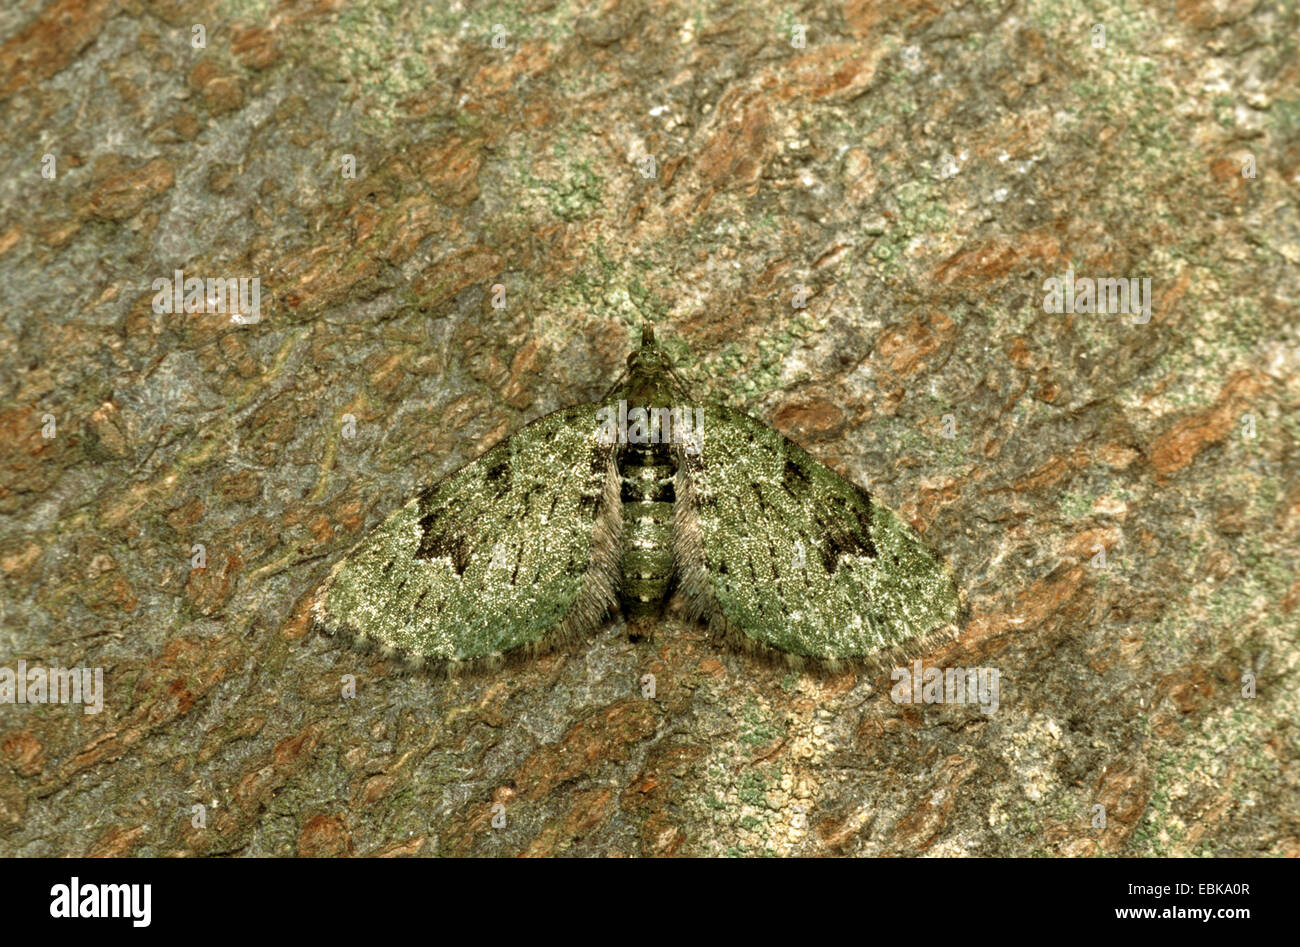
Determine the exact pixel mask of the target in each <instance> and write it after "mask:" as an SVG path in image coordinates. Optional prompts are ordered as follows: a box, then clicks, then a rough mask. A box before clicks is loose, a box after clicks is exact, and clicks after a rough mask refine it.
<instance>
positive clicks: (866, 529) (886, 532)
mask: <svg viewBox="0 0 1300 947" xmlns="http://www.w3.org/2000/svg"><path fill="white" fill-rule="evenodd" d="M703 433H704V438H703V444H702V446H701V450H700V451H699V452H698V453H697V454H694V455H693V454H692V453H690V452H687V451H682V452H680V455H679V460H680V463H679V467H678V474H677V483H676V496H677V508H676V510H675V521H674V554H675V556H676V561H677V574H678V583H679V585H678V588H679V590H680V591H681V593H682V594H683V595H684V596H685V597H686V600H687V602H688V605H689V607H690V610H691V613H692V615H693V616H694V617H698V618H705V619H707V620H708V621H709V623H710V626H711V627H712V628H713V629H714V630H715V632H718V633H720V634H722V635H723V636H724V637H725V638H727V639H729V640H730V641H731V642H732V643H734V644H737V645H739V646H741V647H743V648H746V649H748V650H753V651H759V652H764V653H774V652H782V653H784V654H785V655H789V656H791V657H790V658H789V660H790V661H791V663H793V664H796V665H797V664H800V663H803V662H808V661H810V662H812V663H815V664H820V665H823V666H827V667H832V668H833V667H837V666H840V665H847V664H853V663H860V664H871V663H878V662H879V661H881V660H883V659H884V658H886V657H896V656H898V655H899V654H901V653H910V652H915V651H916V650H918V649H919V648H921V647H923V646H924V645H927V644H929V643H930V641H931V640H932V639H933V638H934V637H936V636H937V635H938V634H940V633H942V632H945V631H946V632H948V633H955V632H956V630H957V629H956V623H957V622H959V621H960V620H961V618H962V615H963V612H964V603H963V601H962V598H961V595H960V593H959V591H958V589H957V586H956V583H955V580H954V576H953V574H952V570H951V569H950V568H949V567H948V566H947V564H946V563H944V562H943V561H942V560H941V559H939V558H938V557H937V556H935V555H934V554H933V553H932V552H930V551H929V550H928V549H927V548H926V547H925V546H924V545H923V544H922V543H921V540H920V539H919V537H918V536H917V535H916V533H915V531H914V530H912V528H911V527H910V526H908V525H907V524H906V523H904V522H903V521H902V519H900V518H899V516H898V515H897V514H895V513H894V512H893V511H892V510H890V509H888V508H887V507H884V506H882V505H880V504H879V503H876V502H875V501H873V500H871V499H869V498H868V496H867V493H866V491H865V490H862V489H861V488H859V487H857V486H855V485H854V484H852V483H850V482H849V481H847V480H845V479H844V478H843V477H841V476H839V475H838V474H836V473H835V472H834V471H832V470H830V469H829V468H827V467H825V466H823V465H822V464H820V463H818V462H817V461H816V460H814V459H813V458H812V457H810V456H809V455H808V454H807V452H805V451H804V450H802V449H801V448H799V447H798V446H797V445H795V444H794V443H793V442H791V441H790V440H788V439H787V438H786V437H784V436H783V435H781V434H779V433H777V432H776V431H773V430H772V429H770V428H768V427H765V426H764V425H762V424H761V423H759V422H758V421H755V420H754V419H753V418H750V417H748V416H746V415H744V414H741V413H739V412H736V411H731V410H729V409H726V408H721V407H715V408H712V409H711V410H710V412H709V413H708V414H706V416H705V418H704V422H703Z"/></svg>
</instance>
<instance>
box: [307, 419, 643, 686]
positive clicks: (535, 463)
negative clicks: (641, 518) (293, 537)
mask: <svg viewBox="0 0 1300 947" xmlns="http://www.w3.org/2000/svg"><path fill="white" fill-rule="evenodd" d="M597 427H598V425H597V420H596V407H595V406H586V407H579V408H570V409H567V410H564V411H557V412H555V413H553V414H549V415H547V416H545V417H542V418H539V419H538V420H536V421H534V422H533V423H531V424H529V425H527V426H526V427H524V428H522V429H521V430H520V431H519V432H518V433H516V434H515V435H514V436H513V437H511V438H509V439H508V440H506V441H503V442H502V443H500V444H498V445H497V446H495V447H493V448H492V449H491V450H489V451H488V452H487V453H485V454H484V455H483V456H481V457H480V458H479V459H478V460H476V461H474V462H472V463H470V464H468V465H467V466H465V467H462V468H461V469H460V470H458V471H456V472H455V473H453V474H450V475H449V476H447V477H445V478H444V479H442V480H440V481H438V482H437V483H435V484H434V485H433V486H431V487H429V488H427V489H426V490H424V491H422V492H421V493H419V494H418V495H416V496H415V497H414V498H413V499H411V500H410V501H409V502H408V503H407V504H406V505H405V506H403V507H402V508H401V509H400V510H398V511H397V512H396V513H394V514H393V515H392V516H391V517H389V518H388V520H386V521H385V522H384V523H382V524H381V525H380V526H379V527H378V528H377V529H375V531H374V532H373V533H371V534H370V535H369V536H367V537H366V538H365V539H364V540H363V541H362V542H361V543H360V544H358V546H357V547H356V548H355V549H354V550H353V551H352V552H351V553H349V554H348V555H347V556H346V557H345V558H344V559H343V560H342V561H341V562H339V563H338V565H336V566H335V567H334V570H333V571H332V572H331V573H330V576H329V578H328V579H327V580H326V582H325V584H324V585H323V586H322V587H321V590H320V591H319V592H318V594H317V598H316V603H315V605H314V608H313V615H314V617H315V618H316V620H317V622H318V623H319V624H320V625H322V626H323V627H324V628H325V629H326V630H327V631H330V632H342V633H344V634H345V635H348V636H351V637H353V638H355V639H358V641H359V642H360V643H371V644H374V645H376V646H378V647H379V648H381V649H382V650H384V651H385V652H387V653H397V654H399V655H401V656H402V657H404V658H406V659H407V660H408V661H409V662H410V663H412V664H416V665H420V664H424V663H426V662H431V663H433V664H442V665H447V666H449V667H459V666H473V665H476V664H492V663H495V662H496V661H497V660H498V659H500V658H501V657H503V656H507V655H511V654H514V653H525V654H535V653H539V652H542V651H545V650H549V649H550V648H551V647H553V646H555V645H558V644H560V643H561V642H564V641H566V640H570V639H573V638H577V637H579V636H581V635H585V634H588V633H590V632H592V631H593V630H595V629H596V628H597V627H598V626H599V624H600V622H601V620H602V619H603V618H604V617H605V615H606V614H607V613H608V612H609V610H610V609H611V608H614V607H616V605H617V602H618V598H617V592H618V584H619V571H618V570H619V562H618V559H619V551H620V545H621V537H622V533H621V531H622V513H621V507H620V500H619V481H618V475H617V470H616V468H615V461H614V450H613V447H612V446H611V445H604V444H600V443H599V442H598V441H597V439H596V437H595V433H596V431H597Z"/></svg>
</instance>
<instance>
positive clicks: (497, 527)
mask: <svg viewBox="0 0 1300 947" xmlns="http://www.w3.org/2000/svg"><path fill="white" fill-rule="evenodd" d="M674 594H677V595H680V596H681V597H682V600H683V601H684V603H685V607H686V613H687V618H688V619H690V620H703V621H706V622H707V623H708V626H709V628H710V630H711V631H712V632H713V633H714V634H715V635H716V636H717V637H718V638H719V639H720V640H721V641H723V642H725V643H727V644H730V645H733V646H737V647H740V648H742V649H744V650H746V651H749V652H754V653H758V654H761V655H764V656H766V657H772V658H777V659H780V660H782V661H785V662H786V663H788V664H790V665H791V666H792V667H796V668H799V667H804V666H815V667H822V668H826V669H832V670H833V669H837V668H840V667H845V666H853V665H870V664H879V663H880V662H881V661H882V660H883V659H884V658H885V657H897V656H900V655H901V654H902V653H916V652H917V651H918V650H920V649H922V648H924V647H926V646H927V645H929V644H930V643H932V642H933V641H934V640H936V638H937V637H938V636H940V635H942V634H944V633H947V634H949V635H953V634H955V633H956V631H957V627H958V624H959V623H960V622H961V620H962V619H963V617H964V615H965V603H964V596H963V594H962V593H961V591H960V590H959V588H958V586H957V583H956V581H955V578H954V575H953V572H952V570H951V568H950V567H949V566H948V565H947V564H946V563H945V562H944V561H943V560H942V559H941V558H940V557H938V556H937V555H935V554H934V553H933V552H931V551H930V550H929V549H927V548H926V547H925V546H924V545H923V544H922V542H921V540H920V538H919V537H918V536H917V534H916V532H915V531H914V530H913V529H912V528H911V527H910V526H909V525H908V524H907V523H905V522H904V521H903V520H902V519H901V518H900V517H899V516H898V515H897V514H896V513H894V512H893V511H892V510H890V509H888V508H887V507H885V506H883V505H881V504H880V503H879V502H877V501H876V500H875V499H873V498H872V497H871V495H870V494H869V493H868V492H867V491H866V490H864V489H863V488H861V487H859V486H857V485H855V484H853V483H851V482H850V481H848V480H846V479H845V478H844V477H841V476H840V475H839V474H837V473H835V472H834V471H832V470H830V469H829V468H828V467H826V466H824V465H822V464H821V463H819V462H818V461H816V460H814V459H813V458H812V457H811V456H810V455H809V454H808V453H807V452H806V451H804V450H803V449H802V448H800V447H798V446H797V445H796V444H794V443H793V442H792V441H790V440H789V439H788V438H786V437H785V436H783V435H782V434H779V433H778V432H776V431H773V430H772V429H771V428H769V427H767V426H765V425H764V424H762V423H761V422H759V421H756V420H755V419H753V418H751V417H749V416H748V415H746V414H743V413H741V412H739V411H735V410H732V409H730V408H727V407H724V406H721V405H714V404H709V405H703V406H699V403H698V402H696V401H695V399H693V398H692V397H691V396H690V394H689V392H688V391H687V390H686V386H685V385H684V384H683V383H682V382H681V380H680V379H679V378H678V376H677V374H676V372H675V371H674V370H673V367H672V364H671V362H670V359H669V358H668V356H667V354H666V352H665V351H664V349H663V348H662V347H661V346H659V345H658V344H657V343H656V341H655V337H654V330H653V328H652V327H650V326H648V325H647V326H645V327H643V330H642V339H641V347H640V348H639V349H638V350H637V351H635V352H633V353H632V354H631V355H630V356H629V357H628V363H627V371H626V372H625V373H624V375H623V376H622V377H621V378H620V379H619V380H618V382H616V383H615V385H614V387H613V389H612V390H611V391H610V393H609V394H608V395H607V396H606V398H605V399H603V400H602V401H601V402H596V403H594V404H588V405H582V406H578V407H573V408H568V409H565V410H561V411H556V412H554V413H552V414H548V415H546V416H544V417H541V418H538V419H537V420H535V421H533V422H532V423H531V424H528V425H526V426H524V427H523V428H521V429H520V430H519V431H518V432H517V433H515V434H514V435H513V436H511V437H509V438H507V439H506V440H505V441H503V442H501V443H500V444H497V445H496V446H495V447H493V448H491V449H490V450H488V451H487V452H486V453H484V454H483V455H482V456H481V457H479V458H478V459H477V460H475V461H472V462H471V463H469V464H467V465H466V466H464V467H462V468H460V469H459V470H457V471H456V472H454V473H452V474H449V475H448V476H446V477H444V478H443V479H441V480H439V481H437V482H436V483H433V484H432V485H431V486H428V487H427V488H425V489H423V490H421V491H420V492H419V493H417V494H416V495H415V496H414V497H412V498H411V500H410V501H408V502H407V503H406V505H405V506H403V507H401V508H400V509H399V510H397V512H395V513H393V514H392V515H391V516H390V517H389V518H388V519H387V520H386V521H385V522H383V523H382V524H380V525H379V526H378V527H377V528H376V529H375V530H374V531H373V532H372V533H371V534H370V535H369V536H367V537H366V538H365V539H363V540H362V541H361V542H360V543H359V544H358V545H357V546H356V547H354V548H353V549H352V551H351V552H349V553H348V554H347V555H346V556H345V557H344V558H343V559H342V560H340V561H339V562H338V563H337V564H336V565H335V566H334V567H333V569H332V570H331V571H330V574H329V577H328V578H327V579H326V581H325V582H324V584H323V585H321V587H320V588H319V590H318V591H317V594H316V598H315V602H314V604H313V606H312V614H313V617H314V619H315V621H316V624H317V625H318V626H319V627H321V628H322V629H323V630H324V631H326V632H327V633H330V634H339V635H343V636H346V637H348V638H351V639H352V640H353V641H354V643H356V644H358V645H360V646H362V647H365V646H374V647H377V648H379V649H381V650H382V651H383V652H384V653H385V654H388V655H395V656H399V657H401V658H403V659H404V660H405V661H406V662H407V663H408V664H410V665H412V666H417V667H419V666H425V665H433V666H439V667H443V668H446V669H447V670H449V671H455V670H458V669H463V668H474V667H484V666H497V665H499V664H501V663H502V662H503V661H504V660H505V659H507V658H511V657H527V656H530V655H536V654H540V653H543V652H545V651H548V650H551V649H553V648H556V647H559V646H562V645H567V644H571V643H573V642H577V641H580V640H581V639H583V638H585V637H588V636H591V635H592V634H594V633H595V632H596V631H597V630H598V629H599V628H601V627H602V625H603V624H604V623H605V621H606V620H607V619H608V618H609V617H610V616H611V615H613V614H615V613H618V612H622V614H623V615H624V616H625V617H626V618H627V619H628V621H629V625H643V624H644V623H646V622H653V620H654V619H655V618H656V616H658V615H660V614H661V612H662V609H663V608H664V605H665V603H666V602H667V600H668V599H669V597H670V596H671V595H674Z"/></svg>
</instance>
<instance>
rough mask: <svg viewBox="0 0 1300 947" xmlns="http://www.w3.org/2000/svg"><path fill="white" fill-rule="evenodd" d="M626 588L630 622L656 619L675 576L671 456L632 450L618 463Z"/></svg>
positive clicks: (632, 448) (624, 591) (625, 607)
mask: <svg viewBox="0 0 1300 947" xmlns="http://www.w3.org/2000/svg"><path fill="white" fill-rule="evenodd" d="M620 461H621V462H620V464H619V471H620V475H621V479H622V493H623V497H622V499H623V536H624V545H623V561H622V566H623V586H622V592H621V598H622V601H623V609H624V612H625V613H626V614H627V615H628V616H629V617H632V616H638V615H654V614H658V613H659V610H660V608H661V607H662V604H663V600H664V597H665V596H666V595H667V594H668V585H669V582H670V581H671V580H672V575H673V499H674V497H673V478H674V475H675V473H676V471H675V470H674V467H673V465H672V463H671V462H670V457H669V455H668V453H667V451H664V450H655V449H654V448H649V449H643V448H639V447H628V448H627V449H626V450H625V451H624V453H623V456H622V457H621V458H620Z"/></svg>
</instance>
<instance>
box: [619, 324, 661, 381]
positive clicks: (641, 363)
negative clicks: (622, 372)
mask: <svg viewBox="0 0 1300 947" xmlns="http://www.w3.org/2000/svg"><path fill="white" fill-rule="evenodd" d="M627 368H628V371H630V372H656V371H665V370H666V369H667V368H668V356H667V355H666V354H665V353H664V350H663V349H661V348H660V347H659V346H658V345H657V344H656V343H655V330H654V326H652V325H650V323H648V322H646V323H642V325H641V347H640V348H639V349H637V350H636V351H635V352H633V353H632V354H631V355H629V356H628V357H627Z"/></svg>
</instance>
